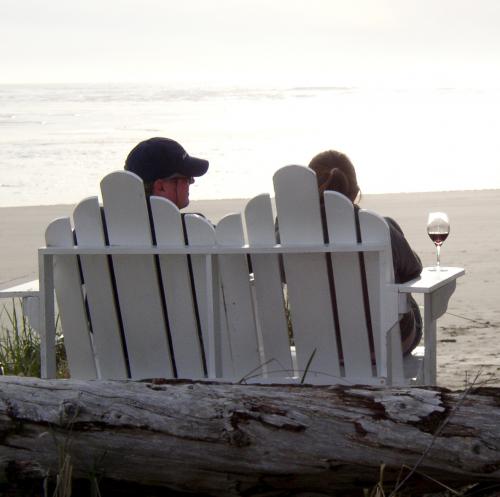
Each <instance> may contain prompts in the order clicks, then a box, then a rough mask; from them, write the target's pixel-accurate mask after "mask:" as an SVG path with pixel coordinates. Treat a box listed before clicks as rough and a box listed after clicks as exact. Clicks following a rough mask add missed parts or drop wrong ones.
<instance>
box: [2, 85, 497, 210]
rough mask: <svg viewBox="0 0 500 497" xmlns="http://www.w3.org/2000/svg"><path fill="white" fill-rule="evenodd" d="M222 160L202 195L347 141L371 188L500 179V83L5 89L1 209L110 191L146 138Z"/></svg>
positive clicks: (454, 185)
mask: <svg viewBox="0 0 500 497" xmlns="http://www.w3.org/2000/svg"><path fill="white" fill-rule="evenodd" d="M152 136H166V137H169V138H174V139H176V140H178V141H179V142H180V143H181V144H182V145H183V146H184V147H185V148H186V150H187V151H188V153H190V154H191V155H194V156H198V157H202V158H206V159H208V160H209V161H210V169H209V173H208V174H207V175H206V176H204V177H203V178H200V179H199V180H198V181H197V182H196V183H195V184H194V185H193V186H192V189H191V198H193V199H216V198H248V197H252V196H254V195H257V194H260V193H265V192H272V175H273V173H274V172H275V171H276V170H277V169H279V168H280V167H282V166H284V165H287V164H303V165H307V163H308V162H309V160H310V159H311V158H312V157H313V156H314V155H315V154H316V153H318V152H320V151H323V150H327V149H337V150H340V151H343V152H344V153H346V154H347V155H348V156H349V157H350V158H351V160H352V161H353V163H354V165H355V167H356V170H357V174H358V181H359V184H360V186H361V189H362V191H363V192H364V193H386V192H406V191H408V192H409V191H412V192H415V191H443V190H464V189H467V190H468V189H489V188H500V89H498V90H491V89H489V90H479V89H453V88H436V89H404V88H402V89H401V88H400V89H368V88H349V87H342V88H338V87H328V88H323V87H317V88H311V87H308V88H279V89H277V88H267V89H264V88H258V89H248V88H246V89H245V88H223V89H217V88H210V89H195V88H189V89H175V88H174V89H173V88H168V87H162V86H132V85H113V86H105V85H65V86H60V85H51V86H49V85H44V86H37V85H30V86H13V85H8V86H0V206H19V205H47V204H56V203H75V202H77V201H79V200H81V199H82V198H84V197H86V196H90V195H96V194H98V193H99V181H100V179H101V178H102V177H103V176H104V175H106V174H107V173H109V172H111V171H115V170H117V169H122V168H123V163H124V160H125V157H126V156H127V154H128V152H129V151H130V149H131V148H132V147H133V146H134V145H135V144H136V143H138V142H139V141H141V140H144V139H146V138H149V137H152Z"/></svg>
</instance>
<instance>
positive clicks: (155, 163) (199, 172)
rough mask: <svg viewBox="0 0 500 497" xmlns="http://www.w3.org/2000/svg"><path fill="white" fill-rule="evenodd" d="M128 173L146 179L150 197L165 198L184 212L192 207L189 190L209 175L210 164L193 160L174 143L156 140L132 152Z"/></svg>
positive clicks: (128, 158)
mask: <svg viewBox="0 0 500 497" xmlns="http://www.w3.org/2000/svg"><path fill="white" fill-rule="evenodd" d="M125 170H126V171H130V172H132V173H135V174H137V176H139V177H140V178H142V181H143V182H144V189H145V191H146V195H147V196H148V197H149V196H151V195H155V196H158V197H164V198H166V199H168V200H170V201H172V202H173V203H174V204H175V205H177V207H179V209H182V208H184V207H186V206H187V205H188V204H189V186H190V185H191V184H192V183H194V178H196V177H199V176H203V175H204V174H205V173H206V172H207V170H208V161H206V160H204V159H197V158H196V157H191V156H190V155H188V154H187V152H186V151H185V150H184V148H183V147H182V146H181V145H180V144H179V143H177V142H176V141H174V140H170V139H169V138H160V137H155V138H150V139H149V140H145V141H142V142H140V143H138V144H137V145H136V146H135V147H134V148H133V149H132V150H131V151H130V153H129V154H128V156H127V159H126V160H125Z"/></svg>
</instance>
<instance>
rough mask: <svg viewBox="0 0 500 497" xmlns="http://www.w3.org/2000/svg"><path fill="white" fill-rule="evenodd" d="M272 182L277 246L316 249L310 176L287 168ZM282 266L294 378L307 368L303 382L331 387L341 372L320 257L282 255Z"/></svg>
mask: <svg viewBox="0 0 500 497" xmlns="http://www.w3.org/2000/svg"><path fill="white" fill-rule="evenodd" d="M273 180H274V190H275V193H276V210H277V216H278V223H279V235H280V240H281V244H282V245H284V246H286V245H287V244H293V245H297V244H299V245H300V244H320V245H322V244H323V243H324V238H323V226H322V221H321V213H320V204H319V194H318V187H317V182H316V175H315V174H314V172H313V171H311V170H310V169H306V168H303V167H300V166H288V167H287V168H283V169H280V170H279V171H277V172H276V173H275V175H274V178H273ZM283 262H284V269H285V277H286V284H287V291H288V299H289V304H290V316H291V320H292V326H293V337H294V341H295V344H296V350H297V366H298V369H299V374H300V373H303V372H305V370H306V369H307V367H308V366H309V370H308V374H307V379H306V381H313V382H318V383H320V382H325V383H331V382H335V377H337V378H338V377H339V376H340V374H341V372H340V361H339V355H338V348H337V341H336V331H335V322H334V314H333V308H332V298H331V293H330V283H329V279H328V272H327V263H326V256H325V254H291V255H284V256H283ZM313 354H314V357H313ZM311 357H312V361H311ZM315 372H317V373H318V375H315Z"/></svg>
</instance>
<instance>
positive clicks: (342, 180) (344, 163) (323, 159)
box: [309, 150, 360, 202]
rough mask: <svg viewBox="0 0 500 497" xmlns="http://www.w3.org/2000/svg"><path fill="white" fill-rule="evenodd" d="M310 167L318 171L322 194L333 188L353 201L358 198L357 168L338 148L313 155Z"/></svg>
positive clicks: (319, 186)
mask: <svg viewBox="0 0 500 497" xmlns="http://www.w3.org/2000/svg"><path fill="white" fill-rule="evenodd" d="M309 168H310V169H312V170H313V171H314V172H315V173H316V176H317V179H318V190H319V192H320V194H322V193H323V192H325V191H328V190H333V191H335V192H339V193H342V194H343V195H345V196H346V197H347V198H349V199H350V200H351V202H354V200H356V197H357V196H358V194H359V192H360V190H359V186H358V180H357V178H356V170H355V169H354V166H353V165H352V163H351V161H350V160H349V158H348V157H347V155H345V154H342V153H340V152H337V151H336V150H327V151H326V152H321V153H320V154H318V155H316V156H315V157H313V159H312V160H311V162H310V163H309ZM321 198H323V195H321Z"/></svg>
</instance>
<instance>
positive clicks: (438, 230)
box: [427, 212, 450, 271]
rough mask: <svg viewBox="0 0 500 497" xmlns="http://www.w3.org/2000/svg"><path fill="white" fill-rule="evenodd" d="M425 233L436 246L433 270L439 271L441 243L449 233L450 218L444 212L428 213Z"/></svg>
mask: <svg viewBox="0 0 500 497" xmlns="http://www.w3.org/2000/svg"><path fill="white" fill-rule="evenodd" d="M427 234H428V235H429V237H430V239H431V240H432V241H433V242H434V245H435V246H436V268H435V270H437V271H439V270H440V269H441V265H440V260H439V256H440V252H441V245H442V244H443V242H444V241H445V240H446V238H448V235H449V234H450V220H449V219H448V215H447V214H445V213H444V212H431V213H429V218H428V220H427Z"/></svg>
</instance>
